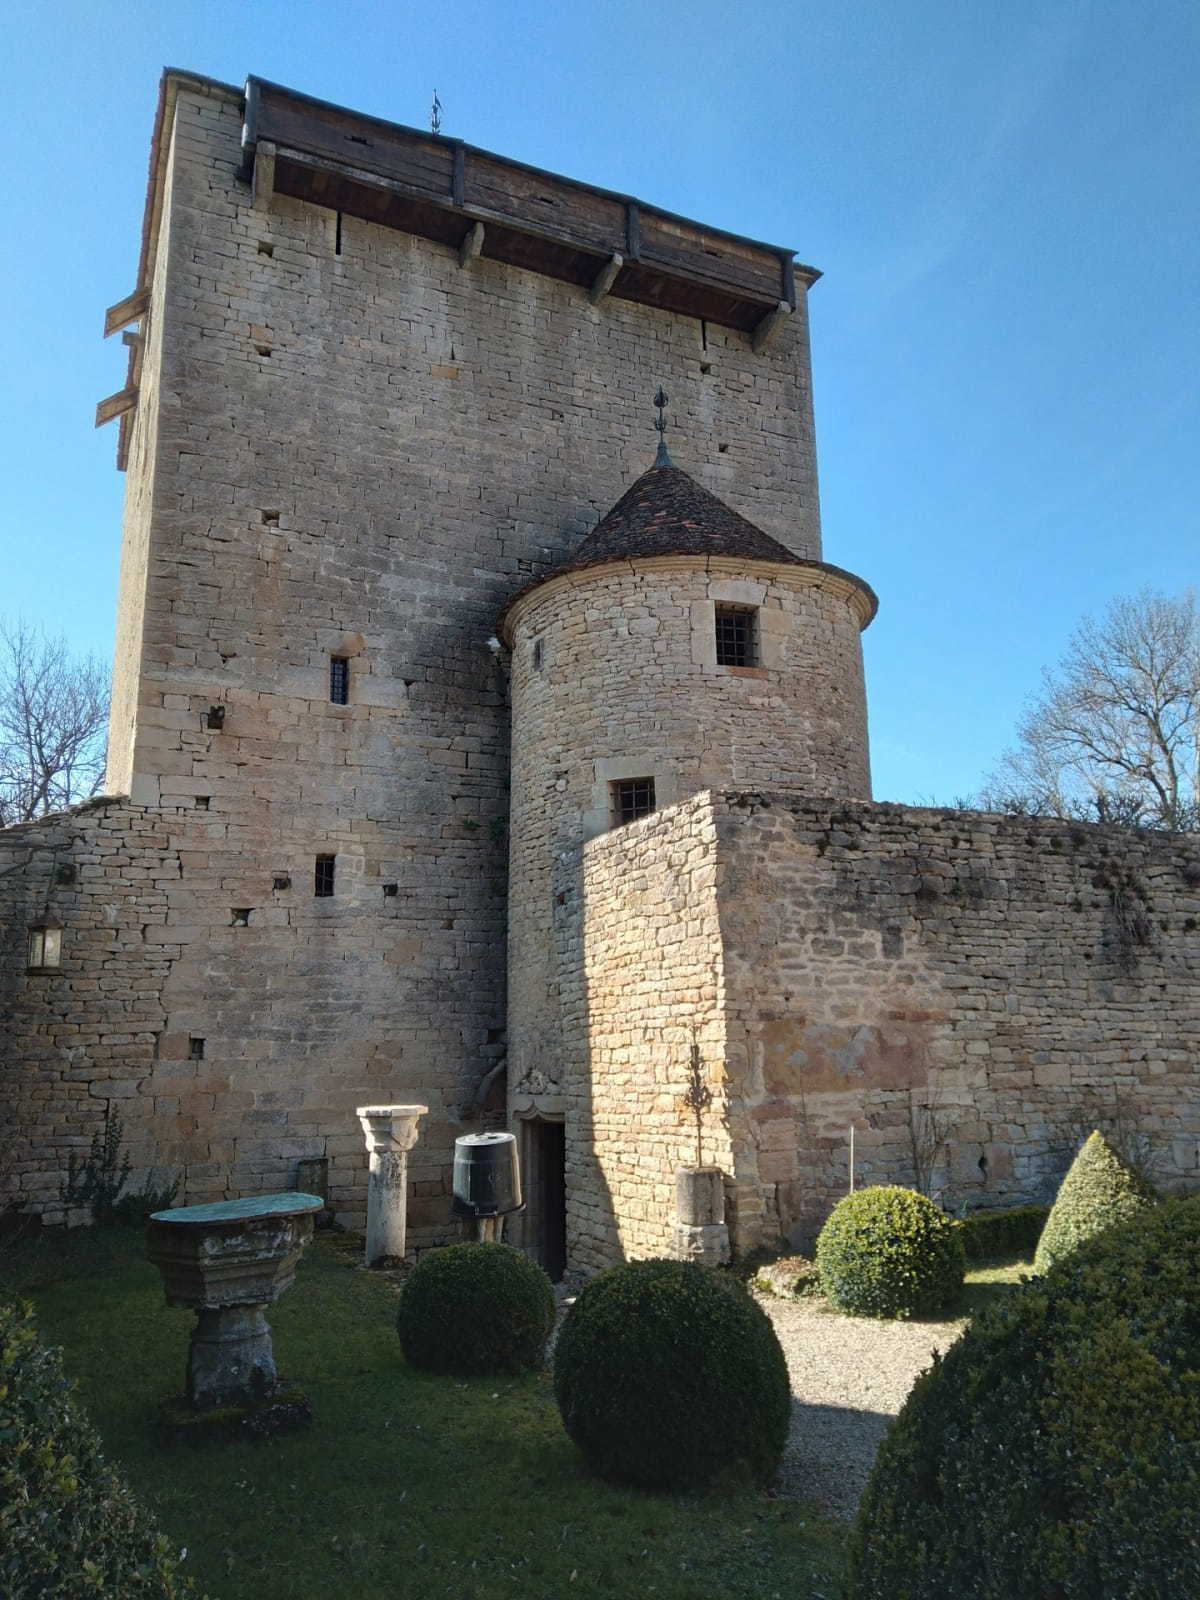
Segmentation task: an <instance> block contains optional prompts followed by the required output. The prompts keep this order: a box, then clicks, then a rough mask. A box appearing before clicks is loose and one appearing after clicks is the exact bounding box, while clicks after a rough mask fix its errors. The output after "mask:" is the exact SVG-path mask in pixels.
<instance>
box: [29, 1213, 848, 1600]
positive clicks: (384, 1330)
mask: <svg viewBox="0 0 1200 1600" xmlns="http://www.w3.org/2000/svg"><path fill="white" fill-rule="evenodd" d="M354 1243H355V1242H354V1241H351V1240H348V1239H339V1238H338V1237H337V1236H334V1237H329V1236H325V1237H320V1238H318V1239H317V1241H316V1242H315V1243H314V1245H313V1246H312V1247H311V1248H310V1249H309V1251H308V1252H307V1254H306V1256H305V1258H304V1261H303V1262H302V1264H301V1269H300V1273H299V1275H298V1277H297V1280H296V1283H295V1285H294V1286H293V1287H292V1288H291V1289H290V1290H289V1291H288V1293H287V1294H286V1295H285V1296H284V1297H283V1299H282V1300H281V1301H280V1302H279V1303H278V1305H277V1306H275V1307H274V1308H273V1311H272V1314H271V1322H272V1325H273V1327H274V1329H275V1354H276V1360H277V1361H278V1363H279V1367H280V1371H281V1372H282V1373H283V1374H284V1376H285V1377H286V1378H287V1379H289V1380H291V1381H294V1382H295V1383H297V1384H299V1385H300V1386H301V1387H302V1388H303V1389H304V1390H305V1391H306V1392H307V1393H308V1395H309V1396H310V1398H311V1400H312V1405H313V1411H314V1416H315V1420H314V1422H313V1424H312V1426H311V1427H309V1428H307V1429H305V1430H302V1431H301V1432H299V1433H296V1434H292V1435H290V1436H288V1437H285V1438H283V1439H281V1440H279V1441H277V1442H275V1443H271V1444H259V1445H255V1444H229V1443H220V1444H217V1443H209V1444H205V1445H199V1446H191V1445H182V1446H174V1447H168V1446H165V1445H163V1444H162V1443H161V1442H160V1440H159V1438H158V1436H157V1434H156V1432H155V1428H154V1412H155V1408H156V1405H157V1402H158V1401H159V1399H161V1398H162V1397H164V1396H166V1395H168V1394H171V1393H173V1392H177V1391H178V1390H179V1389H180V1388H181V1387H182V1381H183V1371H184V1360H185V1353H186V1348H187V1340H188V1334H189V1332H190V1329H191V1325H192V1320H193V1318H192V1314H191V1313H190V1312H186V1311H181V1310H171V1309H169V1308H168V1307H167V1306H166V1305H165V1303H164V1301H163V1294H162V1285H161V1280H160V1278H159V1275H158V1272H157V1271H156V1270H155V1269H154V1268H153V1267H151V1266H150V1265H149V1264H148V1263H147V1262H146V1260H145V1258H144V1254H143V1241H142V1237H141V1234H140V1233H138V1232H136V1231H124V1230H112V1231H101V1230H87V1231H79V1232H75V1233H73V1234H69V1235H65V1236H64V1235H57V1236H47V1237H45V1238H37V1237H36V1236H35V1237H33V1238H31V1239H29V1240H27V1241H25V1242H22V1243H20V1244H18V1245H15V1246H14V1245H6V1246H3V1247H0V1293H3V1292H4V1291H6V1290H7V1291H12V1290H16V1291H17V1292H19V1293H21V1294H24V1295H26V1296H27V1297H28V1298H30V1299H32V1300H33V1301H34V1303H35V1306H36V1308H37V1313H38V1320H39V1324H40V1327H41V1331H42V1334H43V1336H44V1338H45V1339H46V1340H47V1341H48V1342H52V1343H56V1344H61V1345H62V1346H63V1348H64V1351H65V1359H66V1366H67V1370H68V1372H69V1373H71V1375H72V1376H74V1377H76V1378H77V1379H78V1380H79V1387H80V1394H81V1397H82V1399H83V1401H84V1403H85V1404H86V1406H87V1408H88V1410H89V1412H90V1414H91V1416H92V1419H93V1421H94V1422H95V1423H96V1425H97V1427H98V1428H99V1430H100V1432H101V1434H102V1436H103V1438H104V1440H105V1443H106V1445H107V1447H108V1450H109V1452H110V1454H111V1455H112V1456H113V1457H114V1458H115V1459H116V1460H118V1461H119V1462H120V1463H121V1464H122V1465H123V1467H124V1469H125V1471H126V1474H127V1476H128V1478H129V1480H130V1482H131V1483H132V1485H133V1487H134V1488H135V1489H136V1490H137V1491H138V1492H139V1494H140V1495H141V1497H142V1499H143V1500H144V1501H145V1503H146V1504H148V1505H149V1506H150V1507H152V1509H153V1510H154V1512H155V1513H156V1515H157V1517H158V1519H159V1522H160V1524H161V1526H162V1527H163V1529H164V1530H165V1531H166V1532H167V1533H168V1535H169V1537H170V1538H171V1539H172V1541H173V1542H175V1543H177V1544H178V1545H179V1546H181V1547H182V1546H186V1547H187V1552H188V1554H187V1560H186V1563H185V1566H184V1571H185V1572H191V1573H192V1574H193V1575H194V1576H195V1577H196V1578H197V1580H198V1583H199V1586H200V1588H201V1589H203V1590H204V1591H205V1592H207V1594H208V1595H210V1596H212V1597H213V1600H374V1597H376V1596H378V1597H380V1600H382V1597H384V1596H386V1597H388V1600H409V1597H411V1600H417V1597H420V1600H442V1597H445V1600H451V1597H453V1600H475V1597H479V1600H484V1597H486V1600H509V1597H511V1600H518V1597H520V1600H543V1597H544V1600H550V1597H554V1600H561V1597H563V1596H579V1597H588V1596H597V1597H599V1596H604V1597H605V1600H614V1597H622V1596H638V1597H642V1596H656V1597H658V1600H708V1597H714V1600H715V1597H717V1596H722V1597H726V1596H727V1597H731V1600H737V1597H741V1596H745V1597H750V1596H753V1597H755V1600H773V1597H775V1596H778V1597H780V1600H835V1597H838V1596H840V1595H841V1594H842V1592H843V1590H842V1577H843V1571H844V1547H845V1542H846V1535H847V1529H846V1527H845V1525H844V1524H841V1523H838V1522H835V1521H833V1520H831V1519H830V1518H828V1517H826V1516H823V1515H822V1514H821V1513H820V1512H819V1511H818V1510H817V1509H816V1508H815V1507H812V1506H809V1505H804V1504H798V1503H796V1502H793V1501H784V1500H775V1499H772V1498H770V1497H769V1496H767V1495H759V1494H743V1495H740V1496H737V1497H734V1498H717V1497H713V1498H685V1497H681V1496H652V1495H646V1494H640V1493H635V1492H632V1491H625V1490H621V1489H616V1488H613V1487H611V1486H609V1485H607V1484H604V1483H601V1482H598V1481H597V1480H596V1479H594V1478H592V1477H590V1476H589V1475H588V1474H587V1472H586V1471H585V1470H584V1468H583V1466H582V1463H581V1461H580V1458H579V1457H578V1455H577V1453H576V1451H575V1449H574V1446H573V1445H572V1444H571V1443H570V1441H569V1440H568V1439H567V1437H566V1435H565V1434H564V1433H563V1430H562V1426H561V1424H560V1422H559V1418H558V1412H557V1410H556V1408H555V1405H554V1398H553V1394H552V1392H551V1389H550V1383H549V1378H548V1376H547V1375H545V1374H542V1375H538V1376H530V1377H527V1378H521V1379H516V1380H514V1379H510V1378H505V1379H500V1380H496V1379H490V1380H482V1381H481V1380H472V1381H470V1382H466V1383H464V1382H458V1381H456V1380H454V1379H450V1378H435V1377H429V1376H425V1375H423V1374H421V1373H418V1372H415V1371H413V1370H411V1369H410V1368H408V1367H406V1366H405V1364H404V1361H403V1358H402V1357H401V1354H400V1346H399V1341H398V1339H397V1337H396V1333H395V1329H394V1326H393V1321H394V1313H395V1292H394V1290H393V1288H392V1287H391V1285H390V1284H389V1283H388V1282H386V1281H384V1280H381V1279H380V1278H379V1277H377V1276H375V1275H373V1274H369V1273H366V1272H364V1271H362V1270H361V1269H359V1267H358V1266H357V1256H356V1255H355V1254H353V1253H351V1252H352V1249H353V1247H354Z"/></svg>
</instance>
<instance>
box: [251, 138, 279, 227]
mask: <svg viewBox="0 0 1200 1600" xmlns="http://www.w3.org/2000/svg"><path fill="white" fill-rule="evenodd" d="M274 193H275V146H274V145H273V144H272V143H271V141H270V139H260V140H259V141H258V147H257V149H256V150H255V152H254V175H253V177H252V178H251V180H250V204H251V205H252V206H253V207H254V209H255V210H256V211H268V210H269V209H270V206H271V196H272V195H273V194H274Z"/></svg>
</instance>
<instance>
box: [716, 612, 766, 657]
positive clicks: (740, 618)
mask: <svg viewBox="0 0 1200 1600" xmlns="http://www.w3.org/2000/svg"><path fill="white" fill-rule="evenodd" d="M717 665H718V666H719V667H756V666H757V665H758V610H757V608H756V607H755V606H718V607H717Z"/></svg>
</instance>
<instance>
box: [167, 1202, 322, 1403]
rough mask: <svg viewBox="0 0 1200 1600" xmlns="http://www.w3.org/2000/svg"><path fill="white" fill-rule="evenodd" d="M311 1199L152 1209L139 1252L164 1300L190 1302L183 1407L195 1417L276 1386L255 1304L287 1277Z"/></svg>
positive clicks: (275, 1294) (308, 1222)
mask: <svg viewBox="0 0 1200 1600" xmlns="http://www.w3.org/2000/svg"><path fill="white" fill-rule="evenodd" d="M321 1203H322V1202H321V1200H320V1198H319V1197H318V1196H317V1195H311V1194H269V1195H259V1196H256V1197H255V1198H254V1199H251V1200H226V1201H222V1202H220V1203H218V1204H216V1205H210V1206H176V1207H175V1208H173V1209H172V1210H170V1211H156V1212H155V1214H154V1215H153V1216H152V1217H151V1219H150V1226H149V1228H148V1230H147V1234H146V1254H147V1255H148V1256H149V1258H150V1260H151V1261H153V1263H154V1264H155V1266H156V1267H157V1268H158V1269H159V1271H160V1272H161V1273H162V1276H163V1286H164V1288H165V1290H166V1297H167V1304H168V1305H171V1306H190V1307H191V1308H192V1309H193V1310H194V1311H195V1312H196V1327H195V1329H194V1331H193V1333H192V1339H191V1344H190V1345H189V1347H188V1365H187V1391H186V1393H187V1401H188V1404H189V1405H190V1406H192V1407H193V1408H194V1409H195V1410H198V1411H211V1410H215V1409H217V1408H226V1407H231V1406H254V1405H258V1404H260V1403H262V1402H263V1401H265V1400H268V1399H269V1398H270V1397H271V1395H272V1394H274V1392H275V1390H276V1388H277V1387H278V1376H277V1374H276V1371H275V1357H274V1354H273V1351H272V1348H271V1329H270V1326H269V1324H268V1323H267V1319H266V1316H265V1315H264V1310H265V1307H267V1306H268V1305H270V1304H271V1302H272V1301H274V1300H277V1299H278V1298H279V1296H280V1295H281V1294H282V1293H283V1292H284V1290H285V1289H287V1288H288V1287H289V1286H290V1284H291V1283H292V1280H293V1279H294V1278H295V1276H296V1263H297V1261H299V1259H300V1256H301V1254H302V1253H303V1250H304V1247H305V1245H306V1244H307V1243H308V1241H309V1239H310V1238H311V1236H312V1229H313V1214H314V1213H315V1212H317V1211H319V1210H320V1209H321Z"/></svg>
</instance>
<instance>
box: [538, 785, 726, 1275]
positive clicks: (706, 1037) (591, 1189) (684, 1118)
mask: <svg viewBox="0 0 1200 1600" xmlns="http://www.w3.org/2000/svg"><path fill="white" fill-rule="evenodd" d="M715 846H716V835H715V830H714V823H713V814H712V806H711V804H710V797H709V796H707V795H697V796H695V797H693V798H692V799H690V800H686V801H683V802H681V803H680V804H679V805H676V806H672V807H669V808H668V809H666V810H664V811H661V812H657V813H655V814H654V815H652V816H649V817H644V818H642V819H641V820H640V821H638V822H634V823H631V824H630V825H629V826H628V827H625V828H621V829H618V830H617V831H616V832H613V833H607V834H604V835H602V836H601V837H599V838H597V839H593V840H592V841H591V842H590V843H589V844H587V845H586V846H585V847H584V848H583V850H582V851H581V852H578V853H577V854H576V855H575V856H574V857H573V858H572V859H571V860H570V861H569V862H567V863H566V864H564V865H563V866H562V867H561V868H560V872H559V876H558V880H557V881H558V883H559V886H560V887H559V895H560V896H561V901H560V903H559V906H558V925H559V941H558V943H559V952H560V957H561V960H562V971H563V975H564V982H563V1014H564V1027H563V1033H564V1050H563V1069H564V1082H563V1091H564V1093H563V1108H564V1111H565V1117H566V1134H567V1185H568V1210H567V1224H568V1251H569V1255H570V1260H571V1264H572V1265H573V1266H576V1267H602V1266H607V1265H610V1264H611V1263H612V1262H614V1261H619V1260H621V1259H622V1258H624V1257H640V1256H654V1255H671V1254H673V1253H674V1249H675V1181H674V1174H675V1169H676V1167H678V1166H694V1165H695V1163H696V1137H695V1121H694V1118H693V1117H692V1115H691V1113H689V1112H688V1111H687V1110H686V1109H685V1108H684V1107H683V1105H682V1103H681V1102H682V1096H683V1094H684V1091H685V1090H686V1088H687V1083H688V1072H689V1066H690V1059H691V1046H692V1042H693V1040H694V1041H695V1042H696V1043H697V1044H698V1045H699V1047H700V1052H701V1058H702V1063H703V1070H704V1073H705V1076H706V1078H707V1080H708V1082H709V1085H710V1087H711V1088H712V1090H713V1095H714V1104H713V1106H712V1108H711V1109H710V1110H709V1111H708V1112H707V1113H706V1114H705V1115H704V1118H703V1123H702V1128H703V1159H704V1162H705V1164H706V1165H715V1166H720V1167H722V1168H723V1169H724V1170H725V1171H727V1172H729V1171H732V1167H733V1151H732V1147H731V1145H730V1141H729V1131H728V1126H727V1123H726V1118H725V1113H724V1085H723V1079H724V1056H725V1050H724V1043H723V1039H724V1026H723V1021H722V1004H723V1000H724V986H723V981H722V969H721V958H720V938H719V928H718V923H717V905H716V899H715V894H714V884H715V878H716V862H715Z"/></svg>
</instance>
